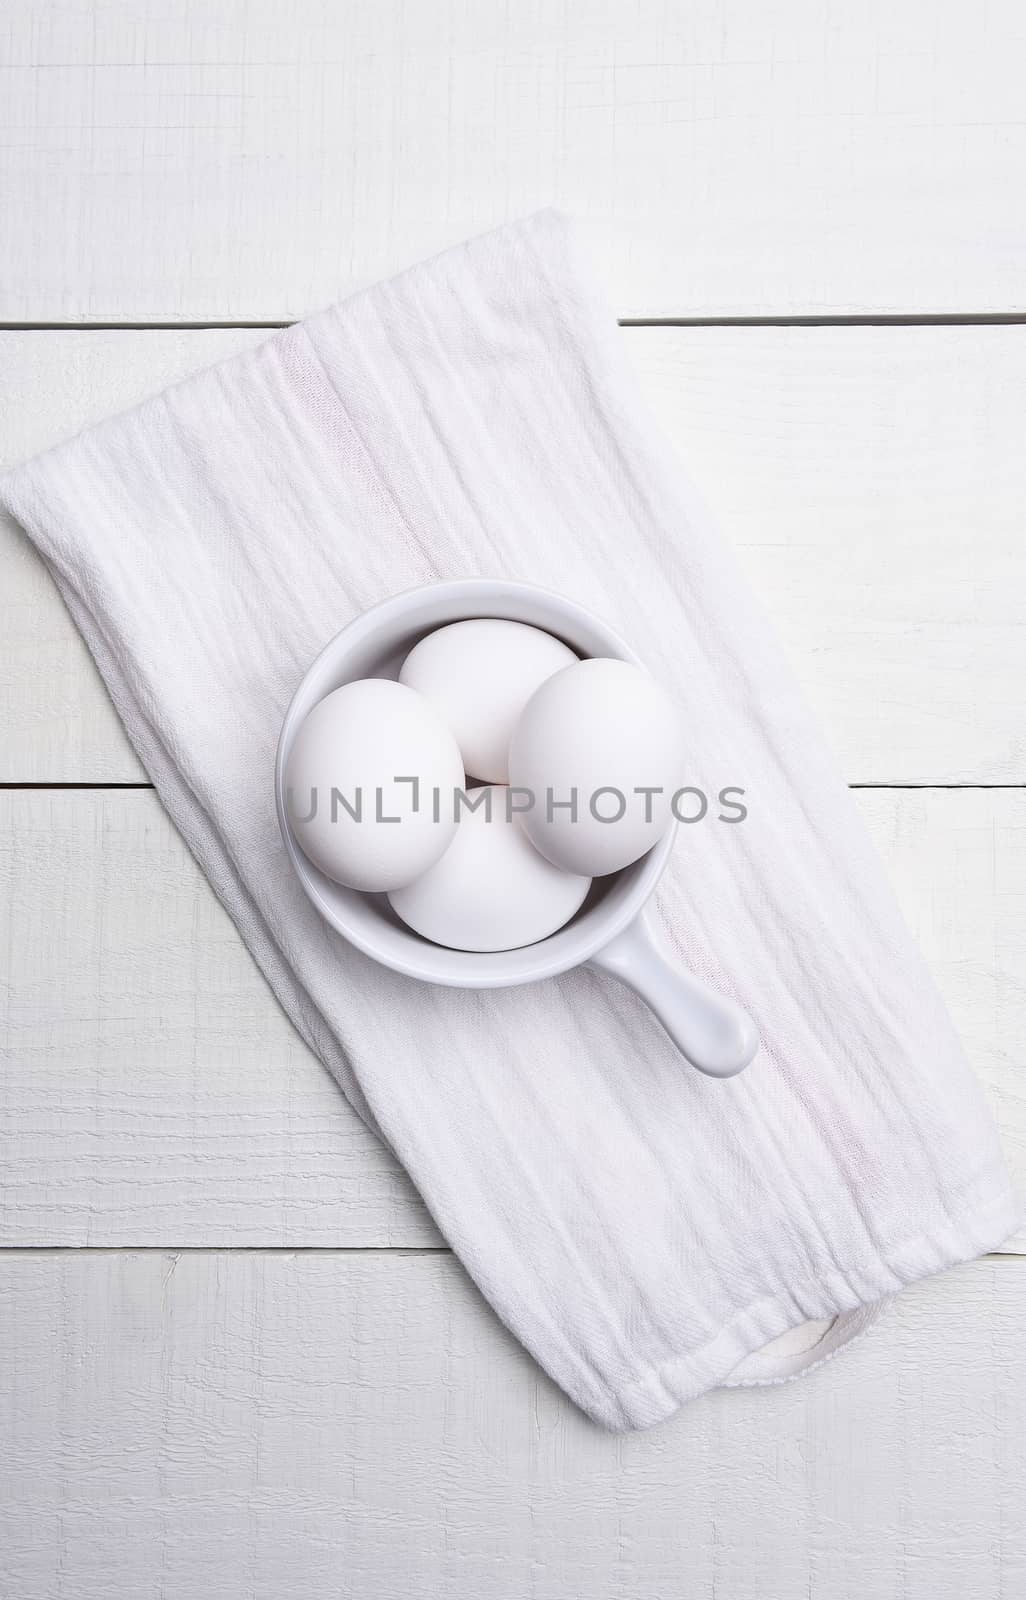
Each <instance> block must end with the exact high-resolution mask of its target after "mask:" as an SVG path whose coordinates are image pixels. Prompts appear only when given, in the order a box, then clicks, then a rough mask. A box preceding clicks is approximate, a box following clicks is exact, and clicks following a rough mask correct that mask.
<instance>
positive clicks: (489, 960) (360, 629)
mask: <svg viewBox="0 0 1026 1600" xmlns="http://www.w3.org/2000/svg"><path fill="white" fill-rule="evenodd" d="M478 599H479V600H480V602H481V605H482V607H483V609H482V610H480V611H476V612H472V613H470V615H468V616H467V617H466V618H461V617H454V618H452V619H451V620H452V621H460V620H468V621H469V620H472V619H473V618H474V617H482V618H490V617H495V618H496V620H524V619H522V618H516V619H513V618H506V619H504V618H502V616H501V613H496V612H495V611H493V610H491V609H490V605H491V604H500V605H501V604H502V603H503V601H505V602H507V603H509V602H513V601H516V602H519V603H520V604H521V605H522V606H524V607H530V606H531V605H532V604H535V605H538V606H540V607H541V608H542V609H544V610H547V611H550V612H552V613H554V614H556V615H558V616H559V617H562V618H564V619H565V620H566V622H567V624H568V628H569V630H570V632H571V635H572V631H573V628H574V625H575V624H576V625H577V626H578V627H580V628H581V629H583V630H585V631H588V632H596V631H597V632H598V633H600V634H601V635H602V636H603V639H604V642H605V643H606V644H607V645H608V646H609V650H608V654H609V655H610V656H612V657H614V658H615V659H618V660H621V661H628V662H630V663H632V664H633V665H635V666H643V665H644V663H643V662H642V661H641V659H640V657H639V656H638V655H637V653H636V652H635V651H634V650H632V649H631V647H630V646H629V645H628V644H627V642H626V641H625V640H624V639H622V638H621V637H620V635H619V634H618V633H617V632H616V631H615V629H613V628H612V627H610V626H609V624H608V623H606V622H604V621H603V620H602V618H601V617H598V616H597V615H596V614H595V613H594V612H592V611H589V610H588V609H587V608H586V607H585V606H582V605H580V604H579V603H578V602H577V601H575V600H571V599H569V598H568V597H567V596H565V595H561V594H558V593H556V592H555V591H554V590H550V589H543V588H540V587H539V586H537V585H535V584H530V583H525V582H523V581H522V580H517V579H503V578H495V579H493V578H457V579H448V580H442V581H440V582H436V583H428V584H417V585H415V586H414V587H412V588H409V589H404V590H401V591H400V592H399V593H397V594H393V595H389V596H388V597H387V598H386V599H385V600H382V601H379V602H378V603H377V604H376V605H373V606H370V607H369V608H368V609H367V610H365V611H362V612H360V613H359V614H358V615H357V616H355V617H353V618H352V619H351V620H350V621H349V622H347V623H346V625H345V626H344V627H343V628H340V629H339V631H338V633H336V634H335V635H334V636H333V637H332V638H331V639H329V640H328V642H327V644H325V645H324V647H323V648H322V649H321V650H320V651H319V652H318V654H317V655H316V656H315V657H314V659H313V661H312V662H311V663H310V665H309V667H308V668H307V669H306V671H305V672H304V674H303V676H302V678H301V679H300V681H299V683H298V685H297V686H296V689H295V692H294V693H293V695H292V698H291V699H290V701H289V705H288V709H287V710H286V712H285V716H284V718H283V720H282V726H281V731H280V733H279V735H278V744H277V749H276V752H275V763H274V789H275V807H276V810H277V815H278V826H279V828H280V830H281V835H282V839H283V841H284V843H285V848H286V851H287V852H288V856H289V859H290V861H291V863H292V867H293V870H294V871H295V873H296V876H297V877H298V879H299V882H300V884H301V885H302V887H303V890H304V892H305V894H306V896H307V898H308V899H309V900H310V901H311V903H312V904H313V905H314V907H315V908H316V910H317V911H318V912H319V913H320V915H321V916H322V917H323V918H324V920H325V921H326V922H327V923H328V924H329V926H330V927H332V928H334V929H335V931H336V932H337V933H339V934H340V935H341V936H342V937H343V938H344V939H345V940H346V941H347V943H349V944H351V945H353V946H354V947H355V948H356V949H357V950H360V951H362V953H363V954H364V955H366V956H369V957H370V958H371V959H372V960H373V961H377V962H378V963H379V964H381V965H382V966H385V967H389V968H390V969H391V970H392V971H394V972H399V973H402V974H404V975H405V976H406V977H409V978H416V979H418V980H419V981H421V982H424V983H435V984H441V985H443V986H445V987H449V988H465V989H491V988H513V987H516V986H517V985H519V984H522V983H533V982H537V981H538V980H539V979H542V978H551V977H557V976H558V975H559V974H560V973H563V972H569V971H570V970H571V969H572V968H573V967H577V966H580V965H581V964H582V963H583V962H586V961H589V960H591V959H592V957H593V956H595V955H597V954H598V952H599V951H600V950H602V949H603V948H604V947H605V946H606V945H607V944H609V943H610V941H611V940H613V939H615V938H616V937H617V936H618V935H619V934H621V933H622V932H623V931H624V929H626V928H627V927H628V926H629V925H630V924H631V923H632V922H633V921H634V920H635V918H636V917H637V916H638V915H639V913H640V912H641V910H642V908H643V907H644V905H645V904H646V902H647V901H648V899H649V898H650V897H651V895H652V893H653V892H654V890H655V887H656V885H657V884H658V882H659V879H660V878H661V877H662V874H663V871H664V870H665V868H666V865H667V862H668V861H669V857H670V853H671V851H672V849H673V844H674V839H675V837H676V833H677V823H676V822H674V823H673V824H672V825H671V826H670V827H669V828H668V829H667V831H666V832H665V833H664V834H663V836H662V838H661V839H659V840H658V841H657V842H656V844H654V845H653V846H652V848H651V850H649V851H648V852H647V853H646V854H645V855H644V856H642V857H641V858H640V859H639V861H638V862H636V863H632V865H631V866H630V867H626V868H624V869H623V871H624V872H632V873H634V874H635V876H634V881H633V882H632V883H631V884H630V885H629V886H628V888H627V890H626V892H625V893H624V894H622V895H619V896H613V897H612V898H611V902H610V904H609V905H608V907H607V906H606V905H604V904H602V903H600V904H598V905H597V906H593V907H592V908H591V910H590V911H589V912H588V913H587V914H586V920H585V921H583V922H581V923H580V924H576V926H577V927H578V928H579V929H581V930H585V931H584V932H582V935H581V936H580V937H579V938H578V939H577V940H574V939H573V937H572V931H573V929H574V927H575V923H574V922H571V923H569V924H568V925H567V927H565V928H561V929H558V930H557V932H556V933H554V934H550V935H549V936H548V938H545V939H540V940H539V941H538V942H537V944H533V945H527V946H521V947H520V948H519V949H517V950H511V951H507V950H497V951H489V952H477V951H462V950H449V949H447V948H445V947H444V946H441V945H434V944H432V943H431V942H430V941H429V940H427V939H424V938H423V937H422V936H421V935H420V934H417V933H415V932H414V931H413V930H412V929H409V930H407V929H405V928H404V929H399V928H396V929H395V930H394V932H396V933H400V934H402V935H404V936H408V941H409V952H410V953H409V954H408V955H405V954H399V953H397V952H396V950H395V949H394V948H393V943H395V944H397V945H399V948H400V950H403V951H405V950H406V948H407V941H406V938H405V937H404V938H403V939H402V942H401V944H400V941H399V940H395V941H392V940H389V941H388V942H387V943H386V942H384V941H383V942H382V943H380V944H379V943H378V942H376V941H375V940H374V939H373V938H370V937H368V936H367V935H366V934H365V933H364V932H363V930H362V929H360V928H358V927H354V926H353V925H351V924H350V923H349V922H348V921H347V919H346V918H345V917H344V916H343V915H341V914H340V913H339V911H338V908H337V907H336V905H335V904H334V903H332V902H331V901H329V900H328V899H327V898H326V896H325V894H324V892H323V890H322V889H321V887H320V884H319V882H318V878H319V876H320V875H319V874H318V873H317V869H316V868H315V867H314V866H313V864H312V862H310V861H309V860H308V858H307V856H306V855H305V854H304V852H303V850H302V849H301V847H300V845H299V843H298V842H297V840H296V838H295V835H294V834H293V831H292V827H291V824H290V823H289V820H288V816H287V812H286V805H285V766H286V762H287V760H288V755H289V752H290V750H291V747H292V741H293V739H294V737H295V732H296V730H297V728H298V725H299V723H300V721H301V720H302V718H303V717H305V716H306V715H307V714H308V712H309V711H310V710H311V709H312V708H313V706H314V705H316V704H317V703H318V701H319V700H320V699H323V698H324V695H325V694H330V693H331V692H332V691H331V689H330V688H325V689H324V690H323V693H321V694H318V696H317V698H316V699H313V700H311V702H310V704H309V705H307V703H306V702H307V700H308V699H309V698H310V693H311V689H310V686H311V684H312V683H315V682H318V683H319V682H320V681H321V680H324V679H326V678H330V677H331V676H333V675H334V673H333V668H334V665H335V663H336V662H337V661H338V660H339V658H343V659H344V657H345V655H346V654H351V653H352V651H353V650H354V649H356V648H357V647H359V646H360V645H362V644H364V643H366V642H368V641H369V640H371V639H372V638H373V637H374V635H375V634H376V633H378V632H385V631H386V630H387V629H388V628H389V627H390V626H392V625H394V624H395V623H396V622H398V621H400V620H401V619H403V618H406V617H410V616H413V615H414V614H415V613H416V612H417V611H418V609H420V608H421V607H426V606H428V605H429V604H433V605H436V606H445V605H447V604H452V605H466V604H467V603H469V602H474V603H475V604H476V602H477V600H478ZM447 625H448V624H447V623H446V622H445V621H436V622H434V623H433V624H432V625H431V627H430V630H429V629H425V631H433V630H434V629H435V628H442V627H446V626H447ZM531 625H532V626H536V627H541V626H545V624H542V623H534V624H531ZM546 631H549V632H551V631H553V630H552V625H551V621H550V623H549V624H548V626H546ZM365 676H366V674H365ZM350 681H353V680H351V679H346V678H342V679H341V681H340V683H336V684H335V685H334V687H340V686H341V683H344V682H350ZM610 876H611V877H614V876H615V877H619V876H621V874H610ZM354 892H355V891H354ZM568 933H569V934H570V935H571V937H570V938H567V937H566V935H567V934H568ZM561 935H562V936H563V937H562V938H561V946H562V947H563V948H562V950H561V952H553V951H551V950H550V951H549V953H548V954H546V947H548V946H551V945H552V944H553V942H554V941H555V940H556V939H557V938H560V936H561ZM418 948H422V949H423V950H424V951H425V952H434V961H435V962H436V963H437V965H432V963H431V959H430V958H425V959H424V960H418V958H417V955H416V954H415V952H416V951H417V949H418ZM438 952H444V956H443V957H442V958H440V957H439V955H438ZM534 953H537V955H536V959H534V960H532V955H534ZM471 956H472V957H473V958H474V964H475V966H476V967H477V968H480V969H481V971H480V972H479V973H478V975H476V976H473V977H471V976H469V975H467V974H466V973H461V972H460V970H459V967H460V958H461V957H463V958H464V959H466V958H468V957H471ZM509 957H516V958H517V962H516V970H514V971H511V970H510V969H509V967H508V965H507V966H506V967H505V968H504V967H503V961H504V958H509ZM443 960H444V961H445V962H448V969H447V968H446V966H445V965H443V964H442V963H443Z"/></svg>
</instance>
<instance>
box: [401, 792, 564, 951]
mask: <svg viewBox="0 0 1026 1600" xmlns="http://www.w3.org/2000/svg"><path fill="white" fill-rule="evenodd" d="M488 796H490V797H491V798H490V799H488V798H487V797H488ZM508 797H509V790H508V789H506V788H503V787H502V786H501V785H498V784H492V785H488V786H487V787H485V788H483V789H475V790H472V791H471V794H470V798H471V799H472V800H476V801H477V805H478V809H477V810H475V811H472V812H464V813H463V814H462V815H461V817H460V822H459V826H458V828H457V829H456V837H455V838H454V839H453V842H452V844H451V845H450V846H449V848H448V850H447V851H446V852H445V854H444V856H442V858H441V860H440V861H436V863H435V865H434V866H433V867H430V868H429V869H428V871H427V872H425V873H424V875H423V877H421V878H418V879H417V880H416V882H414V883H411V884H408V885H407V886H406V888H404V889H397V890H395V891H394V892H393V893H392V894H390V895H389V897H388V898H389V901H390V902H391V904H392V907H393V909H394V910H395V912H396V913H397V915H398V916H400V917H401V918H402V920H403V921H404V922H405V923H406V924H407V926H408V927H411V928H413V929H414V931H415V932H417V933H420V934H423V936H424V938H425V939H430V940H432V942H433V943H434V944H442V945H448V947H449V948H450V949H452V950H518V949H519V948H520V947H521V945H525V944H537V942H538V940H539V939H547V938H548V936H549V934H550V933H555V932H556V930H557V928H561V927H562V926H563V925H564V923H567V922H569V921H570V918H571V917H572V916H573V915H574V913H575V912H576V911H578V910H579V909H580V907H581V904H582V902H583V901H584V898H585V896H586V894H587V893H588V890H589V888H590V887H591V880H590V878H582V877H577V876H574V875H573V874H571V873H568V872H561V871H560V870H559V868H558V867H554V866H553V865H552V864H551V862H548V861H546V860H545V858H544V856H540V855H539V854H538V852H537V850H536V849H535V848H534V846H533V845H532V844H531V842H530V840H529V839H528V838H527V835H526V834H525V833H524V832H523V830H522V829H521V828H519V827H518V826H517V824H516V821H515V820H513V819H512V818H511V815H510V811H509V807H508Z"/></svg>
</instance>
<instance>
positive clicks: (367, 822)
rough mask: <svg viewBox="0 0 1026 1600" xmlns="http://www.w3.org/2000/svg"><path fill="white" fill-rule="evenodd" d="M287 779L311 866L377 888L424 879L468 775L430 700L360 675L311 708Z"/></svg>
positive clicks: (445, 840) (291, 809) (356, 885)
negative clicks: (430, 704)
mask: <svg viewBox="0 0 1026 1600" xmlns="http://www.w3.org/2000/svg"><path fill="white" fill-rule="evenodd" d="M414 779H416V783H414V782H413V781H412V780H414ZM285 783H286V790H287V793H286V809H287V811H288V816H289V821H290V823H291V825H292V830H293V833H294V834H295V837H296V839H297V840H298V841H299V843H300V845H301V846H302V848H303V850H304V851H305V853H306V854H307V855H308V856H309V858H310V860H311V861H312V862H313V864H314V866H316V867H319V868H320V869H321V871H322V872H324V873H326V874H327V875H328V877H329V878H333V879H334V880H335V882H336V883H343V884H346V885H348V887H349V888H351V889H365V890H368V891H372V892H378V891H383V890H388V889H398V888H399V887H400V885H402V884H404V883H409V882H410V881H411V880H412V879H413V878H417V877H419V876H420V874H421V873H423V872H426V871H427V869H428V868H429V867H430V866H432V865H433V863H434V862H436V861H437V860H438V858H439V856H440V855H442V853H443V851H445V850H446V848H447V847H448V845H449V844H450V842H451V840H452V838H453V835H454V834H455V832H456V820H455V816H454V807H453V794H454V791H456V790H458V789H461V788H462V787H463V783H464V774H463V763H462V761H461V760H460V753H459V749H458V748H457V745H456V741H455V739H454V738H453V736H452V734H451V733H450V732H449V729H448V728H447V727H446V726H445V724H444V723H443V722H442V720H441V719H440V717H439V716H438V715H437V713H436V712H435V711H434V710H433V709H432V707H431V706H429V705H428V703H427V701H426V700H424V699H423V698H422V697H421V696H420V695H419V694H416V693H415V692H414V690H413V689H408V688H407V687H406V686H405V685H404V684H401V683H394V682H392V681H390V680H388V679H385V678H364V679H361V680H360V681H359V682H357V683H347V684H344V685H343V686H342V688H341V689H335V690H334V691H333V693H331V694H329V695H327V696H326V697H325V699H323V700H321V701H320V702H319V703H318V704H317V705H315V706H314V708H313V710H312V711H311V712H310V715H309V716H308V717H307V718H306V720H305V722H303V723H302V725H301V726H300V729H299V731H298V733H297V734H296V739H295V743H294V744H293V746H292V750H291V753H290V755H289V760H288V765H287V767H286V774H285ZM436 791H437V792H438V796H439V803H438V805H437V807H436V805H435V803H434V794H435V792H436Z"/></svg>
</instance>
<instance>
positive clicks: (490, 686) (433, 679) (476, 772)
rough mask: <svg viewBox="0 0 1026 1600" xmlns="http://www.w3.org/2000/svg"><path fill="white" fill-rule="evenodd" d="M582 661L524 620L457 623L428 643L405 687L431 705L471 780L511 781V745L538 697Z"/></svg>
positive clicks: (415, 652)
mask: <svg viewBox="0 0 1026 1600" xmlns="http://www.w3.org/2000/svg"><path fill="white" fill-rule="evenodd" d="M576 660H577V657H576V656H575V655H574V653H573V651H572V650H569V649H568V648H567V646H566V645H565V644H563V643H561V641H560V640H559V639H556V638H554V637H553V636H552V634H551V633H545V632H543V630H542V629H541V628H531V627H528V626H527V624H526V623H523V622H505V621H500V620H499V619H498V618H481V619H479V620H475V621H471V622H453V623H450V624H449V626H448V627H446V628H438V629H437V630H436V631H435V632H434V633H429V634H427V635H425V637H424V638H423V639H421V641H420V643H419V644H416V645H415V646H414V647H413V649H412V650H411V651H410V653H409V655H408V656H407V657H406V660H405V661H404V662H403V666H402V670H401V672H400V673H399V681H400V682H401V683H405V684H408V685H409V687H410V688H411V689H416V690H418V691H419V693H420V694H422V695H423V696H424V697H425V699H427V700H430V702H431V704H432V705H433V706H434V708H435V710H436V711H437V712H438V714H439V716H440V717H441V718H442V719H443V721H445V722H446V723H448V725H449V727H450V728H451V729H452V731H453V733H454V734H455V735H456V743H457V744H458V745H459V747H460V754H461V755H462V756H463V765H464V767H465V768H466V770H467V774H468V776H470V777H474V778H479V779H481V781H482V782H485V783H506V782H508V781H509V768H508V756H509V741H510V738H511V736H512V733H513V729H514V728H515V726H516V724H517V720H518V718H519V716H520V713H521V711H522V710H523V709H524V706H525V705H526V704H527V702H528V700H529V699H530V698H531V696H532V695H533V694H534V691H535V690H536V689H537V688H538V687H539V686H540V685H541V684H543V683H544V682H545V680H546V678H551V677H552V674H553V673H554V672H559V671H561V670H562V668H563V667H568V666H570V665H571V664H572V663H573V662H575V661H576Z"/></svg>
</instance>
